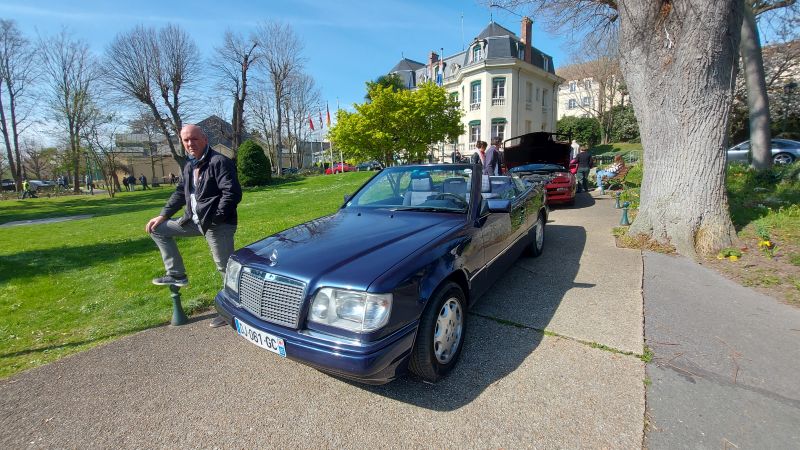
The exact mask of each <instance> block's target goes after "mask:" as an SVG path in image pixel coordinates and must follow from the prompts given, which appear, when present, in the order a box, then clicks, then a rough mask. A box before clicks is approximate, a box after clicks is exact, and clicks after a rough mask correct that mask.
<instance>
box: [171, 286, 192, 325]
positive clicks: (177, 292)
mask: <svg viewBox="0 0 800 450" xmlns="http://www.w3.org/2000/svg"><path fill="white" fill-rule="evenodd" d="M169 290H170V292H172V294H170V295H171V296H172V321H171V322H170V324H171V325H172V326H178V325H185V324H186V322H188V321H189V319H188V318H187V317H186V314H185V313H184V312H183V307H182V306H181V287H180V286H175V285H174V284H171V285H170V286H169Z"/></svg>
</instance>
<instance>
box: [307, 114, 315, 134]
mask: <svg viewBox="0 0 800 450" xmlns="http://www.w3.org/2000/svg"><path fill="white" fill-rule="evenodd" d="M308 128H311V131H314V121H313V120H311V114H309V115H308Z"/></svg>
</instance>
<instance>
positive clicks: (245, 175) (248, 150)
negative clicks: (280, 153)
mask: <svg viewBox="0 0 800 450" xmlns="http://www.w3.org/2000/svg"><path fill="white" fill-rule="evenodd" d="M236 168H237V169H238V171H239V182H240V183H241V184H242V186H247V187H250V186H264V185H265V184H267V183H269V182H270V180H271V179H272V167H270V164H269V159H267V155H265V154H264V149H263V148H261V146H260V145H258V144H256V143H255V142H253V141H251V140H250V139H248V140H246V141H244V142H242V145H240V146H239V154H238V157H237V158H236Z"/></svg>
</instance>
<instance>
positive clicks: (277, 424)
mask: <svg viewBox="0 0 800 450" xmlns="http://www.w3.org/2000/svg"><path fill="white" fill-rule="evenodd" d="M611 205H612V201H611V200H610V199H608V198H603V199H598V200H594V199H593V198H592V197H590V196H589V195H582V196H580V198H579V200H578V204H577V205H576V207H575V208H567V209H557V210H555V211H553V213H552V215H551V222H550V223H548V225H547V238H546V244H545V245H546V247H545V253H544V255H542V256H541V257H540V258H537V259H529V258H523V259H521V260H520V261H519V262H518V263H517V264H516V265H515V266H514V267H513V268H512V270H510V271H509V272H508V273H507V274H506V275H505V276H504V277H503V278H502V279H501V280H500V281H498V283H497V284H496V285H495V288H494V289H493V292H492V293H491V294H489V295H487V296H485V297H484V298H483V299H481V300H480V301H479V302H478V304H477V305H476V307H475V309H474V310H473V312H472V314H470V316H469V319H468V328H469V329H468V332H467V340H466V342H465V348H464V352H463V354H462V359H461V361H460V362H459V365H458V366H457V367H456V369H455V370H454V371H453V373H451V375H450V376H448V377H447V378H446V379H445V380H443V381H442V382H440V383H438V384H436V385H430V384H425V383H420V382H418V381H415V380H414V379H411V378H402V379H399V380H397V381H395V382H393V383H390V384H388V385H385V386H377V387H375V386H362V385H358V384H355V383H350V382H346V381H342V380H339V379H336V378H332V377H330V376H328V375H325V374H322V373H320V372H318V371H316V370H314V369H311V368H309V367H307V366H304V365H301V364H297V363H294V362H292V361H289V360H286V359H281V358H278V357H276V356H275V355H273V354H270V353H268V352H265V351H263V350H262V349H260V348H258V347H256V346H254V345H252V344H250V343H248V342H246V341H244V340H243V339H241V338H239V337H238V336H237V335H236V334H235V333H234V332H233V331H232V330H231V329H228V328H222V329H211V328H209V327H208V320H207V319H208V317H202V318H199V320H196V321H195V322H193V323H191V324H189V325H187V326H184V327H168V326H164V327H160V328H156V329H152V330H147V331H144V332H141V333H138V334H135V335H132V336H128V337H125V338H122V339H120V340H117V341H115V342H112V343H110V344H107V345H104V346H101V347H98V348H94V349H92V350H89V351H86V352H83V353H80V354H77V355H73V356H71V357H68V358H64V359H62V360H60V361H57V362H55V363H52V364H48V365H46V366H43V367H40V368H37V369H34V370H30V371H27V372H24V373H21V374H19V375H17V376H15V377H12V378H10V379H7V380H4V381H2V382H0V448H20V447H33V448H40V447H68V448H75V447H79V448H84V447H114V448H117V447H120V448H131V447H137V448H141V447H171V448H175V447H179V448H184V447H262V448H263V447H269V448H294V447H299V448H309V447H312V448H321V447H346V448H408V447H421V448H499V447H503V448H520V447H523V448H525V447H539V448H581V447H589V448H640V447H641V445H642V439H643V417H644V413H645V403H644V378H645V368H644V363H642V361H641V360H640V359H639V358H638V357H637V356H636V355H633V354H626V353H635V354H640V353H641V352H642V346H643V340H642V326H643V325H642V321H643V315H642V314H643V313H642V297H641V276H642V261H641V254H640V253H639V252H637V251H632V250H626V249H618V248H616V247H615V246H614V241H613V237H612V236H611V234H610V228H611V227H612V226H614V225H615V224H616V223H617V221H618V220H619V211H618V210H615V209H613V207H612V206H611ZM143 289H145V287H143ZM148 289H149V288H148ZM188 289H191V287H189V288H188ZM169 308H170V306H169V298H168V296H167V295H166V293H165V295H164V310H165V319H166V318H167V317H168V314H169V313H170V312H169V311H170V309H169ZM543 330H546V332H543Z"/></svg>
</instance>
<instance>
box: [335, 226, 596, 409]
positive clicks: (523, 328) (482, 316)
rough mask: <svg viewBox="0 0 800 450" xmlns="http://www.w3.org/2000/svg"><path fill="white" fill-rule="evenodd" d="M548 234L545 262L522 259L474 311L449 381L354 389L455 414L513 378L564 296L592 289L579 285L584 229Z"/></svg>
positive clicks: (552, 229)
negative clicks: (573, 291)
mask: <svg viewBox="0 0 800 450" xmlns="http://www.w3.org/2000/svg"><path fill="white" fill-rule="evenodd" d="M546 233H547V234H546V244H545V250H544V253H543V254H542V256H541V257H539V258H528V257H522V258H520V259H519V260H518V261H517V262H516V263H515V264H514V265H513V266H512V267H511V268H510V269H509V270H508V272H507V273H506V274H505V275H504V276H503V277H501V278H500V279H499V280H498V281H497V282H496V283H495V284H494V286H492V288H491V289H490V290H489V292H488V293H487V294H485V295H484V296H483V297H481V298H480V299H478V301H477V302H476V303H475V304H474V305H473V306H472V308H471V310H470V312H469V315H468V319H467V331H466V337H465V342H464V349H463V351H462V353H461V359H460V361H459V363H458V364H457V365H456V367H455V368H454V369H453V371H452V372H451V373H450V374H449V375H448V376H447V377H445V378H444V379H442V380H441V381H439V382H438V383H436V384H428V383H423V382H421V381H418V380H417V379H416V378H414V377H413V376H412V375H406V376H402V377H399V378H398V379H396V380H395V381H393V382H391V383H389V384H386V385H382V386H369V385H362V384H359V383H355V382H352V383H351V384H352V385H354V386H358V387H360V388H362V389H365V390H368V391H371V392H373V393H375V394H378V395H382V396H385V397H389V398H392V399H394V400H398V401H401V402H404V403H409V404H413V405H416V406H419V407H422V408H426V409H432V410H437V411H452V410H456V409H458V408H460V407H462V406H464V405H466V404H469V403H470V402H472V401H473V400H474V399H476V398H477V397H478V396H479V395H480V394H481V393H482V392H483V391H484V390H485V389H486V388H487V387H489V386H491V385H492V384H494V383H496V382H497V381H498V380H501V379H503V378H504V377H506V376H507V375H508V374H510V373H511V372H514V371H515V370H516V369H517V368H518V367H519V366H520V365H521V364H522V363H523V362H524V361H525V359H526V358H528V357H529V356H530V355H531V354H532V353H533V352H534V351H535V350H536V348H537V347H538V346H539V343H540V342H541V340H542V336H543V334H542V330H544V329H545V328H546V327H547V324H548V323H549V322H550V320H551V319H552V317H553V314H555V311H556V310H557V309H558V306H559V304H560V303H561V300H562V299H563V298H564V295H565V294H566V292H567V291H569V290H570V289H573V288H591V287H593V286H594V285H591V284H585V283H575V277H576V276H577V273H578V268H579V263H580V258H581V254H582V253H583V249H584V246H585V244H586V231H585V230H584V228H583V227H576V226H565V225H549V226H548V227H547V228H546Z"/></svg>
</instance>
